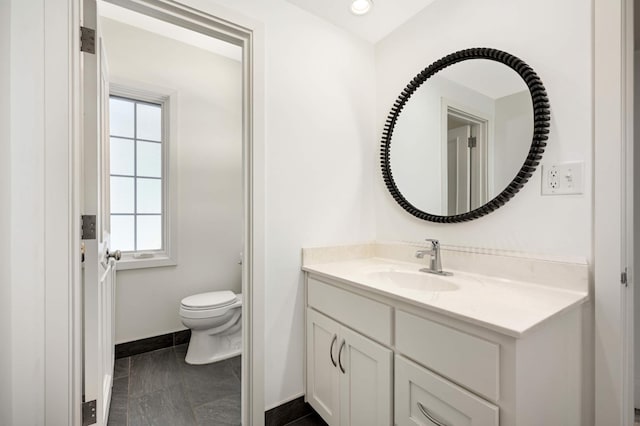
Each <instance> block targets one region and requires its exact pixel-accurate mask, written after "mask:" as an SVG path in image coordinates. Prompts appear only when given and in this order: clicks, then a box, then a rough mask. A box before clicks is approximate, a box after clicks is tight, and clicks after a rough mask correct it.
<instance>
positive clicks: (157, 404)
mask: <svg viewBox="0 0 640 426" xmlns="http://www.w3.org/2000/svg"><path fill="white" fill-rule="evenodd" d="M186 351H187V345H180V346H174V347H171V348H166V349H160V350H157V351H153V352H147V353H144V354H140V355H134V356H131V357H127V358H121V359H117V360H116V366H115V371H114V379H113V391H112V396H111V407H110V409H109V426H143V425H144V426H146V425H167V426H205V425H216V426H217V425H220V426H230V425H240V357H239V356H238V357H235V358H231V359H228V360H225V361H220V362H216V363H213V364H207V365H189V364H187V363H186V362H185V361H184V357H185V354H186Z"/></svg>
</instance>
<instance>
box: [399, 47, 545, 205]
mask: <svg viewBox="0 0 640 426" xmlns="http://www.w3.org/2000/svg"><path fill="white" fill-rule="evenodd" d="M532 134H533V106H532V101H531V95H530V93H529V90H528V88H527V85H526V84H525V82H524V81H523V80H522V79H521V78H520V76H519V75H518V74H517V73H516V72H515V71H514V70H512V69H511V68H509V67H508V66H506V65H504V64H502V63H499V62H494V61H491V60H487V59H474V60H467V61H463V62H459V63H457V64H454V65H452V66H450V67H448V68H446V69H444V70H442V71H440V72H439V73H437V74H436V75H434V76H433V77H431V78H429V79H428V80H427V81H426V82H425V83H424V84H423V85H422V86H421V87H420V88H418V89H417V90H416V91H415V93H414V94H413V96H412V97H411V98H410V99H409V101H408V102H407V104H406V105H405V108H404V109H403V110H402V113H401V114H400V116H399V117H398V121H397V123H396V126H395V129H394V132H393V144H392V145H391V149H390V156H391V158H390V165H391V170H392V171H393V178H394V180H395V182H396V185H397V187H398V189H399V190H400V192H401V193H402V194H403V196H404V197H405V198H406V199H407V201H409V202H410V203H411V204H413V205H414V206H415V207H416V208H418V209H420V210H422V211H424V212H428V213H431V214H434V215H442V216H450V215H456V214H462V213H466V212H469V211H471V210H474V209H476V208H478V207H480V206H482V205H483V204H485V203H486V202H487V201H489V200H491V199H492V198H493V197H495V196H496V195H498V194H500V192H502V191H503V190H504V189H505V188H506V187H507V185H509V183H510V182H511V181H512V180H513V178H514V177H515V176H516V174H517V173H518V171H519V170H520V168H521V167H522V164H523V162H524V161H525V159H526V157H527V153H528V152H529V148H530V146H531V140H532Z"/></svg>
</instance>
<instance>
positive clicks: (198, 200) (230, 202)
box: [102, 19, 242, 343]
mask: <svg viewBox="0 0 640 426" xmlns="http://www.w3.org/2000/svg"><path fill="white" fill-rule="evenodd" d="M102 25H103V26H102V31H103V36H104V40H105V45H106V47H107V55H108V61H109V69H110V76H111V78H112V81H115V82H122V81H131V82H142V83H143V85H144V86H145V87H147V86H149V85H150V86H152V87H153V86H157V87H160V88H164V89H162V90H165V93H167V92H168V93H175V94H176V96H177V101H178V103H177V105H170V108H175V109H176V110H177V123H176V127H177V130H176V138H175V140H170V141H169V143H171V144H176V145H177V155H178V161H177V176H178V177H177V183H178V185H177V188H176V191H177V198H176V200H177V205H178V209H179V211H178V221H177V226H178V239H177V244H178V247H177V250H178V265H177V266H167V267H160V268H146V269H134V270H121V271H118V272H117V290H116V343H122V342H128V341H132V340H136V339H141V338H145V337H150V336H157V335H161V334H164V333H169V332H173V331H176V330H181V329H184V328H185V327H184V326H183V325H182V323H181V322H180V317H179V315H178V308H179V306H180V300H181V299H182V298H184V297H186V296H188V295H192V294H196V293H201V292H205V291H215V290H232V291H234V292H236V293H240V292H241V277H240V272H241V270H240V265H238V260H239V256H240V251H241V250H242V248H241V243H242V127H241V120H242V116H241V114H242V99H241V94H242V86H241V77H242V74H241V71H242V70H241V64H240V62H238V61H234V60H232V59H228V58H225V57H223V56H220V55H216V54H214V53H211V52H208V51H205V50H203V49H199V48H196V47H193V46H190V45H187V44H184V43H181V42H178V41H175V40H172V39H169V38H166V37H162V36H159V35H156V34H154V33H151V32H147V31H144V30H140V29H137V28H135V27H132V26H129V25H125V24H122V23H120V22H117V21H113V20H109V19H103V20H102ZM115 248H117V247H115Z"/></svg>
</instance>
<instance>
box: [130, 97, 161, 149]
mask: <svg viewBox="0 0 640 426" xmlns="http://www.w3.org/2000/svg"><path fill="white" fill-rule="evenodd" d="M136 108H137V116H136V119H137V137H138V139H146V140H150V141H158V142H159V141H161V140H162V139H161V138H162V110H161V109H160V106H159V105H148V104H137V105H136Z"/></svg>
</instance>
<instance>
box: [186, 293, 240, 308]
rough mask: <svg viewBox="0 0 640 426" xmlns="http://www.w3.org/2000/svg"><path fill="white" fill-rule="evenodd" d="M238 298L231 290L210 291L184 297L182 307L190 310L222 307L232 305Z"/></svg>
mask: <svg viewBox="0 0 640 426" xmlns="http://www.w3.org/2000/svg"><path fill="white" fill-rule="evenodd" d="M236 300H237V298H236V295H235V294H234V293H233V292H232V291H229V290H224V291H210V292H207V293H200V294H194V295H193V296H188V297H185V298H184V299H182V302H181V303H180V304H181V305H182V307H184V308H186V309H189V310H194V311H195V310H202V309H212V308H221V307H223V306H227V305H231V304H233V303H234V302H235V301H236Z"/></svg>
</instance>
